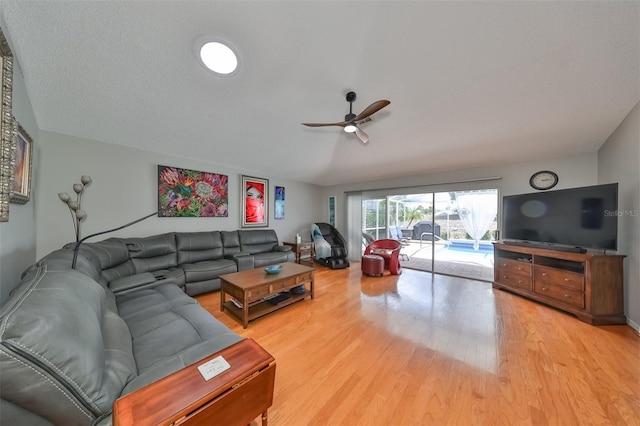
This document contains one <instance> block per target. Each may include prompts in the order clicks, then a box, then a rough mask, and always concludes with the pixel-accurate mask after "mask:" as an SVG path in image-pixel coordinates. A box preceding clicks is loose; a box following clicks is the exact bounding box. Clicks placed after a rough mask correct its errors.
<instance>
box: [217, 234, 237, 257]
mask: <svg viewBox="0 0 640 426" xmlns="http://www.w3.org/2000/svg"><path fill="white" fill-rule="evenodd" d="M220 236H221V237H222V245H223V247H224V254H225V256H232V255H234V254H236V253H239V252H241V251H242V250H241V249H240V237H239V236H238V231H220Z"/></svg>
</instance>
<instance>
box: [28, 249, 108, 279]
mask: <svg viewBox="0 0 640 426" xmlns="http://www.w3.org/2000/svg"><path fill="white" fill-rule="evenodd" d="M74 246H75V243H69V244H67V245H65V246H64V248H61V249H59V250H54V251H52V252H51V253H49V254H48V255H46V256H44V257H43V258H42V259H40V260H39V261H37V262H36V263H35V264H34V265H32V266H30V267H29V268H28V269H27V270H26V271H25V272H24V273H23V274H22V277H25V276H26V275H27V274H30V273H31V272H32V270H33V269H37V268H38V267H40V266H43V265H50V266H52V267H54V268H59V269H65V268H66V269H71V264H72V263H73V248H74ZM76 269H77V270H78V271H80V272H82V273H83V274H85V275H87V276H89V277H91V278H92V279H94V280H100V270H101V268H100V260H99V259H98V258H97V257H96V256H95V254H94V253H93V252H91V251H89V250H86V248H85V247H84V245H81V246H80V249H79V252H78V257H77V259H76ZM105 284H106V283H105Z"/></svg>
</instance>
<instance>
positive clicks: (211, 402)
mask: <svg viewBox="0 0 640 426" xmlns="http://www.w3.org/2000/svg"><path fill="white" fill-rule="evenodd" d="M217 356H222V357H223V358H224V359H225V360H226V361H227V362H228V363H229V364H230V365H231V367H230V368H229V369H228V370H226V371H224V372H222V373H221V374H219V375H218V376H215V377H214V378H212V379H210V380H209V381H205V380H204V378H203V377H202V375H201V374H200V372H199V371H198V366H199V365H202V364H204V363H205V362H207V361H210V360H212V359H213V358H216V357H217ZM275 373H276V362H275V359H274V358H273V357H272V356H271V355H270V354H269V353H268V352H267V351H265V350H264V349H263V348H262V347H261V346H260V345H258V344H257V343H256V342H255V341H254V340H252V339H245V340H242V341H240V342H238V343H236V344H234V345H231V346H229V347H228V348H225V349H223V350H221V351H220V352H217V353H215V354H213V355H211V356H208V357H206V358H204V359H202V360H200V361H199V362H197V363H195V364H192V365H189V366H188V367H185V368H183V369H182V370H178V371H176V372H175V373H173V374H171V375H169V376H167V377H164V378H162V379H160V380H158V381H156V382H153V383H151V384H149V385H147V386H145V387H143V388H140V389H138V390H136V391H133V392H131V393H128V394H126V395H124V396H122V397H120V398H119V399H117V400H116V402H115V403H114V405H113V424H114V426H135V425H181V426H196V425H212V424H221V425H246V424H249V423H250V422H251V421H252V420H253V419H255V418H256V417H257V416H259V415H262V425H263V426H267V422H268V417H267V410H268V408H269V407H270V406H271V405H272V403H273V390H274V383H275Z"/></svg>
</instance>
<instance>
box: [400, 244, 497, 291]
mask: <svg viewBox="0 0 640 426" xmlns="http://www.w3.org/2000/svg"><path fill="white" fill-rule="evenodd" d="M469 244H471V242H470V241H469ZM400 253H402V254H406V255H407V256H406V257H405V256H402V259H404V260H402V259H401V260H400V263H401V264H402V267H403V268H409V269H418V270H421V271H431V259H432V257H433V256H432V248H431V242H424V241H423V242H422V243H421V242H420V241H416V240H409V242H408V244H406V245H404V246H403V247H402V250H401V251H400ZM407 258H408V259H409V260H406V259H407ZM435 259H436V261H435V271H434V272H436V273H440V274H446V275H455V276H460V277H467V278H472V279H477V280H481V281H489V282H491V281H493V252H488V251H486V250H478V251H474V250H473V249H470V250H469V249H466V248H465V249H462V250H456V249H453V250H451V249H449V248H447V246H446V244H445V243H444V242H436V243H435Z"/></svg>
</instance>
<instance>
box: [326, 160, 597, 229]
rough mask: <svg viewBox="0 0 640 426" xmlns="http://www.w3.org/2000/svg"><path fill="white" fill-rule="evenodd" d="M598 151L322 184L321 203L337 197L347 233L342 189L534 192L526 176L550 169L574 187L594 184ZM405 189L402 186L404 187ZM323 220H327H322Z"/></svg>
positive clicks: (341, 223)
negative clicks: (393, 177) (328, 184)
mask: <svg viewBox="0 0 640 426" xmlns="http://www.w3.org/2000/svg"><path fill="white" fill-rule="evenodd" d="M597 167H598V157H597V153H595V152H592V153H584V154H581V155H573V156H568V157H554V158H549V159H538V160H532V161H528V162H525V163H513V164H502V165H497V166H491V167H479V168H473V169H464V170H453V171H449V172H442V173H432V174H425V175H421V176H412V177H403V178H396V179H386V180H379V181H372V182H360V183H354V184H348V185H335V186H331V187H325V189H324V195H323V202H324V205H323V206H322V209H323V211H327V209H328V196H329V195H335V196H336V197H337V199H338V202H337V207H338V209H337V212H336V227H337V228H338V229H339V230H340V232H341V233H342V234H343V235H346V211H345V208H344V207H345V203H346V197H345V195H344V194H345V192H349V191H359V190H363V191H370V190H375V189H385V188H398V190H397V191H394V193H396V194H411V193H420V192H434V191H450V190H456V189H483V188H497V189H498V190H499V191H500V195H501V196H502V195H510V194H519V193H526V192H535V190H534V189H533V188H531V186H529V178H530V177H531V175H532V174H533V173H535V172H536V171H539V170H551V171H554V172H556V173H557V174H558V177H559V181H558V185H557V186H556V187H555V188H554V189H565V188H573V187H577V186H586V185H595V184H596V183H597V176H598V175H597ZM490 177H501V179H499V180H493V181H488V182H482V181H479V182H468V183H457V184H456V183H453V182H460V181H473V180H475V179H484V178H490ZM403 188H404V189H403ZM325 220H326V219H325Z"/></svg>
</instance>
